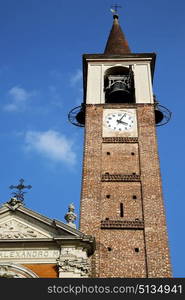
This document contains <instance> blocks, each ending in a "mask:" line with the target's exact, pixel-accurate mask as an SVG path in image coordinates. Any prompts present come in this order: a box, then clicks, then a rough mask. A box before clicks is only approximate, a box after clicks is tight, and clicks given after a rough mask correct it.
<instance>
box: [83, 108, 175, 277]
mask: <svg viewBox="0 0 185 300" xmlns="http://www.w3.org/2000/svg"><path fill="white" fill-rule="evenodd" d="M108 107H111V108H114V107H115V108H119V107H120V108H125V107H129V105H124V104H120V105H106V108H108ZM133 107H134V106H133V105H132V108H133ZM135 107H137V116H138V132H139V136H138V143H137V142H135V143H132V144H129V143H102V116H103V105H87V107H86V127H85V143H84V164H83V179H82V194H81V218H80V230H81V231H82V232H84V233H87V234H92V235H94V236H95V237H96V242H97V250H96V253H95V255H94V258H93V260H92V261H93V277H169V276H171V269H170V262H169V252H168V239H167V232H166V222H165V213H164V207H163V200H162V190H161V178H160V169H159V160H158V152H157V141H156V133H155V124H154V110H153V106H152V105H137V106H135ZM107 152H110V155H107ZM132 153H134V155H132ZM105 172H109V173H110V174H111V173H118V174H119V173H122V174H125V175H126V174H132V173H136V174H138V175H140V176H141V181H140V182H102V181H101V176H102V174H104V173H105ZM107 195H110V197H109V198H107ZM133 196H137V199H133ZM120 203H123V208H124V216H123V217H121V216H120ZM106 218H109V219H110V220H119V221H133V222H134V221H135V219H139V220H143V221H144V224H145V226H144V228H132V229H130V228H124V229H123V228H121V229H116V228H111V227H110V228H108V229H107V228H106V229H105V228H101V221H102V220H105V219H106ZM109 250H110V251H109ZM136 250H137V252H136Z"/></svg>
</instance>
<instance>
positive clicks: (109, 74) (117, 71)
mask: <svg viewBox="0 0 185 300" xmlns="http://www.w3.org/2000/svg"><path fill="white" fill-rule="evenodd" d="M104 91H105V102H106V103H134V102H135V95H134V76H133V71H132V67H131V66H129V67H121V66H118V67H112V68H109V69H108V70H107V71H106V72H105V76H104Z"/></svg>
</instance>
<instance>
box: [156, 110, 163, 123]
mask: <svg viewBox="0 0 185 300" xmlns="http://www.w3.org/2000/svg"><path fill="white" fill-rule="evenodd" d="M163 118H164V115H163V113H162V111H160V110H159V108H158V106H156V107H155V123H156V124H159V123H160V122H161V121H162V120H163Z"/></svg>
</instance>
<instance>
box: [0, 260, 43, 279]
mask: <svg viewBox="0 0 185 300" xmlns="http://www.w3.org/2000/svg"><path fill="white" fill-rule="evenodd" d="M0 278H38V276H37V275H36V274H35V273H34V272H33V271H31V270H29V269H27V268H25V267H22V266H20V265H15V264H11V263H5V264H0Z"/></svg>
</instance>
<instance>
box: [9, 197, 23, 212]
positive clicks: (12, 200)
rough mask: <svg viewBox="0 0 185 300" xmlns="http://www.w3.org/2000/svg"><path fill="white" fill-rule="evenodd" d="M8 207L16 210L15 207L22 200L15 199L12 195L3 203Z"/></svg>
mask: <svg viewBox="0 0 185 300" xmlns="http://www.w3.org/2000/svg"><path fill="white" fill-rule="evenodd" d="M5 205H6V206H7V207H8V208H10V209H11V210H16V209H17V208H19V206H22V205H23V203H22V201H20V200H19V199H17V198H16V197H12V198H11V199H10V201H8V202H7V203H6V204H5Z"/></svg>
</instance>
